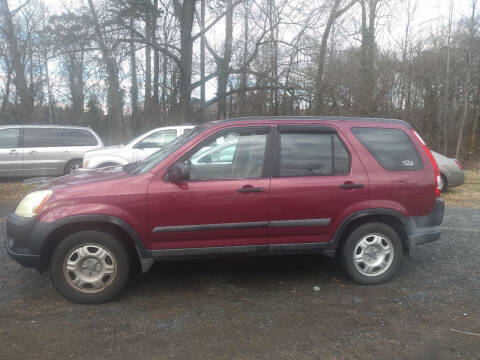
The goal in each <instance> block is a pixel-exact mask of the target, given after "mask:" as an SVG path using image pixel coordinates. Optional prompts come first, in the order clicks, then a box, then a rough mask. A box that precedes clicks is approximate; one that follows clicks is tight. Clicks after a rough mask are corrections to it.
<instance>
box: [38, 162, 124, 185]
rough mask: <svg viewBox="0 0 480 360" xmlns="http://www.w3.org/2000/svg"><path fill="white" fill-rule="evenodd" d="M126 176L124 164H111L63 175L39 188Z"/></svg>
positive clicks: (89, 182) (90, 182)
mask: <svg viewBox="0 0 480 360" xmlns="http://www.w3.org/2000/svg"><path fill="white" fill-rule="evenodd" d="M125 176H128V173H127V172H125V171H124V170H123V167H122V166H109V167H104V168H99V169H92V170H86V171H78V172H76V173H73V174H70V175H65V176H61V177H58V178H55V179H52V180H50V181H49V182H47V183H45V184H43V185H41V186H40V187H39V188H38V189H39V190H42V189H55V188H63V187H67V186H72V185H86V184H93V183H96V182H100V181H105V180H113V179H120V178H122V177H125Z"/></svg>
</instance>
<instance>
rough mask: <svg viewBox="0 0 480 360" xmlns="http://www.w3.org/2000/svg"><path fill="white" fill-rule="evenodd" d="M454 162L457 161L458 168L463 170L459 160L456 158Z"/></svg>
mask: <svg viewBox="0 0 480 360" xmlns="http://www.w3.org/2000/svg"><path fill="white" fill-rule="evenodd" d="M455 162H456V163H457V165H458V167H459V168H460V170H463V166H462V164H460V161H458V160H457V159H455Z"/></svg>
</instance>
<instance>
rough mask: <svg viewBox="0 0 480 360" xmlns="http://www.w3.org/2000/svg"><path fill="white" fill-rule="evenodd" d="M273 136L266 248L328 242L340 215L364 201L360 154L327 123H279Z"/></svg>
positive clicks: (366, 186)
mask: <svg viewBox="0 0 480 360" xmlns="http://www.w3.org/2000/svg"><path fill="white" fill-rule="evenodd" d="M276 139H277V141H276V144H277V146H276V149H277V150H276V154H277V159H278V160H277V162H276V166H275V170H274V177H273V178H272V185H271V190H270V234H269V236H270V240H269V241H270V244H271V245H270V249H271V250H275V249H282V248H286V247H288V246H290V245H291V244H297V245H298V244H299V243H300V244H302V243H305V244H309V243H322V242H323V243H325V242H328V241H329V240H331V239H332V238H333V235H334V233H335V230H336V229H337V227H338V225H339V224H340V223H341V221H342V219H343V218H345V216H347V215H350V214H351V213H353V212H355V211H356V210H361V209H364V208H368V206H369V181H368V177H367V174H366V172H365V169H364V168H363V165H362V163H361V162H360V159H359V158H358V156H357V155H356V154H355V152H354V151H351V150H350V149H349V147H348V146H347V143H346V141H345V139H343V138H342V136H341V135H340V134H339V133H337V131H336V130H335V129H334V128H331V127H327V126H279V127H278V131H277V137H276Z"/></svg>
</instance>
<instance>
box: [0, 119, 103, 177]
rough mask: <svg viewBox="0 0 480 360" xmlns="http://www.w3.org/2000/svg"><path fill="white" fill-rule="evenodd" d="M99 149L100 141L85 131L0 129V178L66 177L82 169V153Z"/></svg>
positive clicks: (23, 127) (27, 127) (55, 127)
mask: <svg viewBox="0 0 480 360" xmlns="http://www.w3.org/2000/svg"><path fill="white" fill-rule="evenodd" d="M102 147H103V142H102V140H101V139H100V137H99V136H98V135H97V134H96V133H95V132H94V131H93V130H92V129H90V128H86V127H79V126H58V125H6V126H0V177H15V176H22V177H28V176H60V175H64V174H70V173H72V172H74V171H76V170H78V169H79V168H80V167H81V166H82V158H83V154H84V153H85V152H86V151H89V150H93V149H98V148H102Z"/></svg>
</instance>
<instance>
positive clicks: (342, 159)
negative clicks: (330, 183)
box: [280, 132, 350, 176]
mask: <svg viewBox="0 0 480 360" xmlns="http://www.w3.org/2000/svg"><path fill="white" fill-rule="evenodd" d="M349 168H350V159H349V156H348V153H347V150H346V149H345V147H344V145H343V143H342V142H341V141H340V140H339V139H338V137H337V135H335V134H330V133H315V132H291V133H290V132H284V133H281V134H280V176H318V175H339V174H346V173H348V171H349Z"/></svg>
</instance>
